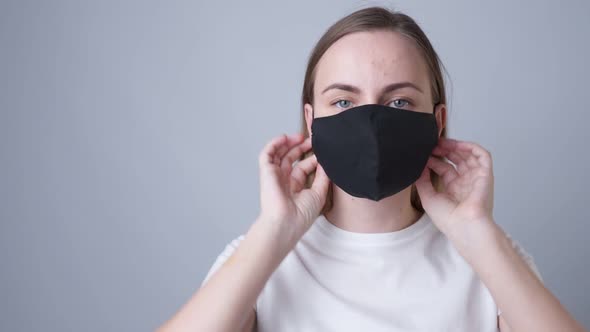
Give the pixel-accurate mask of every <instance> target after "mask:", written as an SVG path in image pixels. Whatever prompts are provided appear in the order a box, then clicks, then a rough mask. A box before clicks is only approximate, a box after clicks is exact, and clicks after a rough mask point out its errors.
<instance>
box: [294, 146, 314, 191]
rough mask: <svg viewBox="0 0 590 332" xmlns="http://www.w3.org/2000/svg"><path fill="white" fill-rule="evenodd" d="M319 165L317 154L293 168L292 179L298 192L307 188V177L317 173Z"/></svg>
mask: <svg viewBox="0 0 590 332" xmlns="http://www.w3.org/2000/svg"><path fill="white" fill-rule="evenodd" d="M317 165H318V159H317V157H316V155H315V154H313V155H311V156H309V157H307V158H305V159H304V160H302V161H300V162H298V163H297V164H296V165H295V167H293V171H292V172H291V178H292V180H293V181H294V182H295V183H296V185H297V186H296V187H294V188H297V191H298V190H301V189H302V188H303V187H304V186H305V182H306V181H307V177H308V176H309V175H310V174H311V173H313V171H315V169H316V167H317Z"/></svg>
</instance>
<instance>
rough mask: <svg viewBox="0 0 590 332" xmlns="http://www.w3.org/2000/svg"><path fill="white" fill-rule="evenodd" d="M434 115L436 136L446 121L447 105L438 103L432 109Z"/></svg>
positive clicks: (439, 133) (440, 132)
mask: <svg viewBox="0 0 590 332" xmlns="http://www.w3.org/2000/svg"><path fill="white" fill-rule="evenodd" d="M434 116H435V118H436V126H437V127H438V137H440V135H441V134H442V131H443V129H444V128H445V124H446V123H447V105H445V104H438V105H436V108H435V109H434Z"/></svg>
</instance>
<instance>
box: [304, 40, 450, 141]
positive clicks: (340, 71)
mask: <svg viewBox="0 0 590 332" xmlns="http://www.w3.org/2000/svg"><path fill="white" fill-rule="evenodd" d="M313 104H314V105H310V104H305V105H304V110H305V119H306V122H307V130H308V133H311V122H312V108H313V110H314V116H315V117H323V116H328V115H334V114H337V113H339V112H342V111H344V110H347V109H349V108H351V107H355V106H360V105H364V104H382V105H387V106H391V107H396V108H403V109H406V110H411V111H414V112H424V113H432V111H433V107H434V105H433V100H432V93H431V91H430V80H429V75H428V69H427V65H426V63H425V62H424V60H423V59H422V55H421V54H420V52H419V50H418V49H417V47H416V46H415V45H414V44H413V42H412V41H410V40H409V39H406V37H404V36H403V35H401V34H399V33H396V32H393V31H371V32H357V33H352V34H349V35H346V36H344V37H342V38H340V39H339V40H338V41H337V42H335V43H334V44H332V46H330V48H329V49H328V50H327V51H326V52H325V53H324V55H323V56H322V57H321V59H320V61H319V62H318V64H317V67H316V76H315V84H314V102H313ZM445 114H446V109H445V105H438V106H437V111H436V118H437V125H438V128H439V135H440V132H441V131H442V128H443V125H444V120H445V119H444V117H445Z"/></svg>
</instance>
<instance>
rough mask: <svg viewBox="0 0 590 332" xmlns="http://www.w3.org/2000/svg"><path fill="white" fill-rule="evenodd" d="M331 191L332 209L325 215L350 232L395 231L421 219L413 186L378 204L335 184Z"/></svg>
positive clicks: (334, 223)
mask: <svg viewBox="0 0 590 332" xmlns="http://www.w3.org/2000/svg"><path fill="white" fill-rule="evenodd" d="M332 189H333V190H332V193H333V195H332V202H333V203H332V208H331V209H330V210H329V211H328V212H326V213H325V215H324V216H325V217H326V219H327V220H328V221H329V222H330V223H331V224H333V225H334V226H337V227H339V228H341V229H344V230H347V231H350V232H357V233H385V232H395V231H399V230H401V229H404V228H406V227H408V226H410V225H412V224H414V223H415V222H416V221H417V220H418V219H419V218H420V217H421V216H422V213H421V212H420V211H418V210H416V209H415V208H414V207H413V206H412V204H411V202H410V195H411V187H408V188H406V189H404V190H402V191H401V192H399V193H397V194H395V195H392V196H389V197H386V198H384V199H382V200H380V201H379V202H375V201H372V200H370V199H366V198H358V197H354V196H351V195H349V194H347V193H346V192H344V191H343V190H342V189H340V188H338V187H337V186H335V185H334V184H332Z"/></svg>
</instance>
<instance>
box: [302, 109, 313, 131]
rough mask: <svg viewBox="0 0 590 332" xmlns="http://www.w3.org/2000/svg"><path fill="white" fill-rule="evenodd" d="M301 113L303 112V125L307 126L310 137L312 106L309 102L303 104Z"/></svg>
mask: <svg viewBox="0 0 590 332" xmlns="http://www.w3.org/2000/svg"><path fill="white" fill-rule="evenodd" d="M303 113H304V114H305V126H306V127H307V135H308V136H309V137H311V123H312V121H313V106H311V104H309V103H305V105H303Z"/></svg>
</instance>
